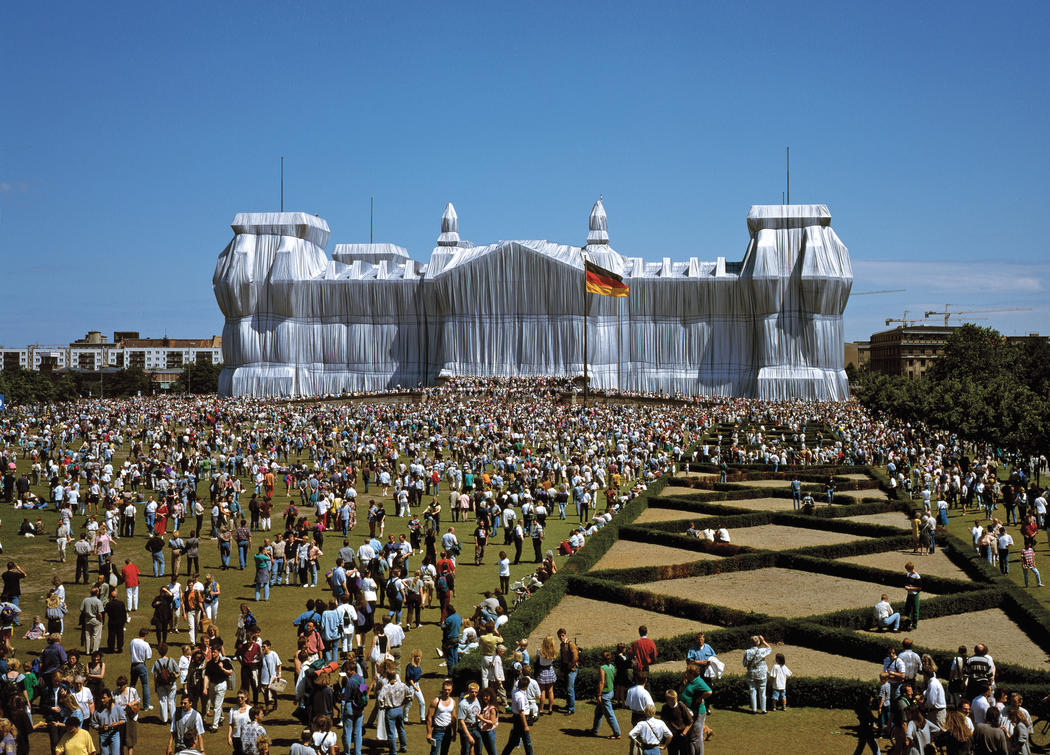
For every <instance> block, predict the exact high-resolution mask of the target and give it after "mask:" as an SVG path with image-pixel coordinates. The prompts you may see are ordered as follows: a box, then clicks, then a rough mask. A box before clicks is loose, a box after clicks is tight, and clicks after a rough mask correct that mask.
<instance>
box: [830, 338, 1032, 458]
mask: <svg viewBox="0 0 1050 755" xmlns="http://www.w3.org/2000/svg"><path fill="white" fill-rule="evenodd" d="M848 373H849V375H850V388H851V390H852V392H853V395H854V396H855V397H856V398H857V400H859V401H860V402H861V403H862V404H864V406H865V407H867V408H868V409H870V410H872V411H875V412H885V413H886V414H888V415H890V416H893V417H896V418H898V419H900V420H903V421H905V422H912V423H916V422H921V423H924V424H925V425H926V426H928V427H931V428H935V429H940V430H946V431H949V432H954V433H956V434H958V435H959V437H960V438H962V439H964V440H967V441H971V442H974V443H987V444H991V445H992V446H994V447H996V448H999V449H1003V450H1006V451H1016V452H1021V453H1026V454H1035V453H1045V452H1046V450H1047V448H1048V447H1050V343H1048V342H1047V340H1046V339H1045V338H1043V339H1037V338H1030V339H1023V340H1019V341H1008V340H1007V339H1006V338H1005V337H1003V335H1002V334H1000V333H999V332H998V331H996V330H993V329H991V328H981V327H978V326H976V325H963V326H962V327H961V328H959V329H958V330H957V331H955V332H954V333H953V334H952V335H951V336H950V337H949V338H948V343H947V345H946V346H945V350H944V355H943V356H941V357H938V358H937V359H936V360H935V362H934V364H933V366H932V367H931V368H930V369H929V370H928V371H927V372H926V374H925V375H924V376H923V377H921V378H915V379H912V378H908V377H904V376H901V375H884V374H882V373H878V372H873V371H871V370H868V369H865V370H860V371H855V370H850V371H848Z"/></svg>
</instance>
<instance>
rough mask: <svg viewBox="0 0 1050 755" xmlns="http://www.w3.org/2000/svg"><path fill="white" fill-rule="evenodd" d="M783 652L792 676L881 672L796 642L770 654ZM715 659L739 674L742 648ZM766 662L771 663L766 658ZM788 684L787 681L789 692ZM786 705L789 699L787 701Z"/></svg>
mask: <svg viewBox="0 0 1050 755" xmlns="http://www.w3.org/2000/svg"><path fill="white" fill-rule="evenodd" d="M715 650H716V651H717V650H718V648H715ZM777 653H783V654H784V660H786V661H787V665H788V668H789V669H791V673H793V674H795V675H796V676H834V677H838V678H840V679H862V680H873V679H877V678H878V676H879V672H880V671H882V664H880V663H872V662H871V661H860V660H857V659H855V658H846V657H844V656H841V655H835V654H833V653H825V652H822V651H820V650H813V649H812V648H804V647H800V646H798V645H774V646H773V655H774V656H775V655H776V654H777ZM718 659H719V660H720V661H722V663H724V664H725V665H726V671H725V672H726V673H727V674H733V675H741V674H743V673H744V665H743V664H744V651H743V650H729V651H726V652H719V653H718ZM767 662H768V663H770V664H772V662H773V659H772V658H770V659H769V661H767ZM684 669H685V661H668V662H666V663H658V664H655V665H653V666H652V670H653V671H683V670H684ZM790 686H791V683H790V682H788V688H789V690H788V691H789V692H790ZM789 704H790V701H789Z"/></svg>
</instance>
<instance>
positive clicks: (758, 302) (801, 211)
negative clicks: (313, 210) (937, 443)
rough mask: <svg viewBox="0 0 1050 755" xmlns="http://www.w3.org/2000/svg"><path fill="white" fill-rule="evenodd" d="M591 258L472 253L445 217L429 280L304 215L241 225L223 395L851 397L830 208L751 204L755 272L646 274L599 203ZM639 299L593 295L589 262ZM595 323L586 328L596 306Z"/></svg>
mask: <svg viewBox="0 0 1050 755" xmlns="http://www.w3.org/2000/svg"><path fill="white" fill-rule="evenodd" d="M589 226H590V227H589V232H588V236H587V242H588V243H587V245H586V246H585V247H582V248H581V247H577V246H568V245H563V244H554V243H550V242H547V241H501V242H499V243H496V244H489V245H486V246H473V245H471V244H469V243H468V242H464V241H461V240H460V237H459V224H458V217H457V216H456V212H455V209H454V208H453V207H452V205H451V204H449V205H448V206H447V207H446V208H445V212H444V214H443V216H442V220H441V234H440V236H439V237H438V246H437V247H436V248H435V249H434V250H433V252H432V253H431V257H430V260H429V262H428V263H427V264H426V265H420V264H419V263H417V262H416V261H415V260H412V259H410V258H409V256H408V253H407V252H406V251H405V250H404V249H403V248H401V247H398V246H395V245H393V244H340V245H338V246H336V247H335V250H334V252H333V260H331V261H329V259H328V258H327V256H326V254H325V252H324V247H325V245H326V244H327V243H328V235H329V230H328V225H327V224H326V223H325V222H324V221H323V220H321V219H319V218H317V217H315V216H310V215H306V214H304V213H267V214H241V215H237V216H236V218H234V222H233V229H234V233H235V236H234V239H233V241H231V242H230V244H229V246H227V248H226V249H225V250H224V251H223V252H222V254H221V255H220V256H219V261H218V264H217V265H216V269H215V276H214V280H213V283H214V287H215V295H216V298H217V300H218V302H219V307H220V308H221V309H222V312H223V314H224V315H225V316H226V326H225V328H224V331H223V359H224V362H225V368H224V369H223V372H222V376H221V378H220V391H221V392H222V393H224V394H232V395H245V394H246V395H290V394H294V395H316V394H324V393H338V392H341V391H344V390H346V391H358V390H379V389H383V388H390V387H393V386H396V385H402V386H408V385H416V384H420V383H422V384H430V383H433V382H434V381H435V380H436V379H437V378H439V377H441V376H457V375H484V376H512V375H557V376H570V377H575V376H579V375H582V374H583V369H584V341H585V339H584V323H585V322H586V328H587V337H586V345H587V362H588V372H589V375H590V378H591V385H592V386H593V387H596V388H606V389H613V390H629V391H642V392H666V393H675V392H680V393H684V394H688V395H695V394H708V395H735V396H759V397H763V398H776V399H788V398H809V399H832V400H838V399H843V398H845V397H846V396H847V395H848V387H847V384H846V378H845V373H844V371H843V349H842V341H843V334H842V312H843V309H844V308H845V306H846V300H847V298H848V296H849V290H850V286H851V284H852V280H853V272H852V269H851V267H850V261H849V253H848V252H847V250H846V247H845V246H844V245H843V244H842V242H841V241H840V240H839V238H838V236H837V235H836V234H835V232H834V231H833V230H832V228H831V214H830V213H829V212H828V209H827V207H826V206H824V205H787V206H756V207H752V208H751V211H750V213H749V214H748V230H749V232H750V237H751V238H750V243H749V244H748V248H747V251H746V253H745V254H744V259H743V261H742V262H739V263H727V262H726V261H725V259H724V258H721V257H720V258H719V259H718V260H717V261H715V262H701V261H698V260H697V258H695V257H693V258H691V259H690V260H689V261H688V262H672V261H671V260H670V259H669V258H663V259H662V260H661V261H660V262H648V263H647V262H643V260H642V259H641V258H637V257H635V258H630V257H625V256H623V255H621V254H620V253H619V252H616V251H615V250H614V249H612V247H611V246H609V235H608V221H607V218H606V214H605V209H604V207H603V206H602V203H601V201H599V202H597V203H595V206H594V208H593V209H592V211H591V216H590V223H589ZM585 254H586V256H587V258H588V259H590V260H592V261H593V262H596V263H597V264H599V265H601V266H602V267H604V268H606V269H608V270H611V271H612V272H614V273H617V274H619V275H622V276H623V279H624V282H625V283H626V284H627V285H628V286H629V287H630V295H629V296H628V297H618V298H613V297H602V296H591V295H588V296H586V298H585V297H584V294H583V259H584V255H585ZM585 306H586V307H587V317H586V318H584V307H585Z"/></svg>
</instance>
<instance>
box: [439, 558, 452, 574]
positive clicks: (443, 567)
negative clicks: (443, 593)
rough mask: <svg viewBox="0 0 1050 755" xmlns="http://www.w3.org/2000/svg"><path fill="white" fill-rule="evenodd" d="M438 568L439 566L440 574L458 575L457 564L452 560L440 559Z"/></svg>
mask: <svg viewBox="0 0 1050 755" xmlns="http://www.w3.org/2000/svg"><path fill="white" fill-rule="evenodd" d="M436 566H437V572H438V574H455V573H456V564H455V562H453V561H452V559H451V558H442V559H440V560H439V561H438V562H437V564H436Z"/></svg>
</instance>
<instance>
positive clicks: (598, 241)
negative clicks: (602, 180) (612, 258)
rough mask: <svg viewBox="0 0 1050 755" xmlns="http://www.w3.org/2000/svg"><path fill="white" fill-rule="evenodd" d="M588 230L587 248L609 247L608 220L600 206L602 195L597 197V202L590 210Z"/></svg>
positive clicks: (601, 205)
mask: <svg viewBox="0 0 1050 755" xmlns="http://www.w3.org/2000/svg"><path fill="white" fill-rule="evenodd" d="M589 228H590V230H589V231H588V233H587V246H608V245H609V219H608V218H607V217H606V215H605V206H604V205H603V204H602V195H600V194H599V195H598V201H597V202H595V203H594V207H592V208H591V217H590V222H589Z"/></svg>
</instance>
